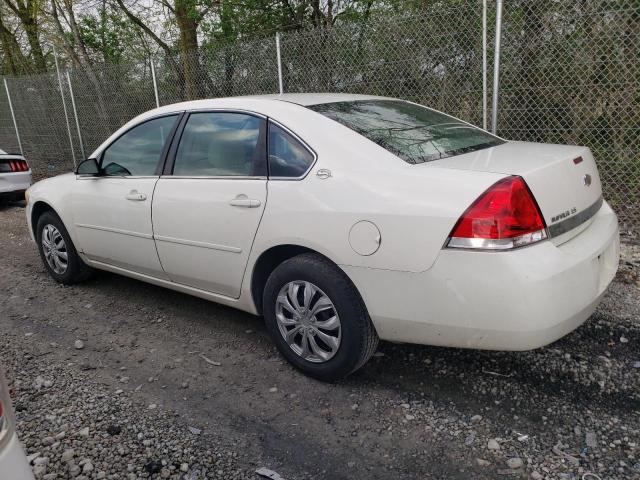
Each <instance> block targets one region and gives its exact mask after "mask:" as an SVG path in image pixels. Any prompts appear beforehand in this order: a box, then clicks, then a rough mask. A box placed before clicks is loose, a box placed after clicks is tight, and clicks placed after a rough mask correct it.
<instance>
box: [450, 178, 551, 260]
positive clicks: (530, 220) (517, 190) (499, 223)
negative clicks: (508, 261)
mask: <svg viewBox="0 0 640 480" xmlns="http://www.w3.org/2000/svg"><path fill="white" fill-rule="evenodd" d="M545 238H547V229H546V225H545V223H544V219H543V218H542V214H541V213H540V208H539V207H538V204H537V203H536V201H535V199H534V198H533V195H532V193H531V191H530V190H529V187H528V186H527V184H526V183H525V181H524V179H523V178H522V177H518V176H510V177H506V178H503V179H502V180H499V181H498V182H496V183H494V184H493V185H492V186H491V187H489V189H487V191H485V192H484V193H483V194H482V195H480V197H479V198H478V199H477V200H476V201H475V202H473V203H472V204H471V206H470V207H469V208H467V210H466V211H465V212H464V213H463V214H462V216H461V217H460V219H459V220H458V222H457V223H456V225H455V227H453V230H452V231H451V235H449V240H448V242H447V247H449V248H473V249H483V250H509V249H512V248H517V247H523V246H525V245H530V244H532V243H535V242H539V241H541V240H544V239H545Z"/></svg>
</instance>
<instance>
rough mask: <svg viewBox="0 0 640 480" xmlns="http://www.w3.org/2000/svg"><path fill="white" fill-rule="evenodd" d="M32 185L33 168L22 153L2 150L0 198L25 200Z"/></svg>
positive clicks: (0, 154) (0, 158)
mask: <svg viewBox="0 0 640 480" xmlns="http://www.w3.org/2000/svg"><path fill="white" fill-rule="evenodd" d="M30 185H31V168H29V164H28V163H27V161H26V160H25V159H24V157H23V156H22V155H20V154H17V153H15V154H13V153H7V152H5V151H4V150H0V200H23V199H24V192H25V190H27V188H29V186H30Z"/></svg>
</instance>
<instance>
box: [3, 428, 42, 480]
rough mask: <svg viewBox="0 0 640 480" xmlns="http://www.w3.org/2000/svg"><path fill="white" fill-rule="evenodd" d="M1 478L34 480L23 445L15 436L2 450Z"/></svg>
mask: <svg viewBox="0 0 640 480" xmlns="http://www.w3.org/2000/svg"><path fill="white" fill-rule="evenodd" d="M0 478H2V479H5V478H6V479H7V480H9V479H11V480H33V478H34V477H33V473H32V471H31V467H29V463H28V462H27V457H26V456H25V454H24V450H22V445H20V442H19V441H18V437H17V436H16V435H15V434H14V435H13V437H12V438H11V440H9V443H8V444H6V445H5V446H4V448H3V449H2V450H0Z"/></svg>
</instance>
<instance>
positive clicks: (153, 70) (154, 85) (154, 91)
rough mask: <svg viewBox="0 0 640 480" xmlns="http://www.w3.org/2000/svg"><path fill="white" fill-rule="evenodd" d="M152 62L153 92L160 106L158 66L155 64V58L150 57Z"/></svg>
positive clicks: (157, 105)
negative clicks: (157, 78)
mask: <svg viewBox="0 0 640 480" xmlns="http://www.w3.org/2000/svg"><path fill="white" fill-rule="evenodd" d="M149 61H150V63H151V78H152V79H153V93H154V94H155V96H156V107H157V108H160V98H159V97H158V82H157V81H156V67H154V66H153V58H151V59H149Z"/></svg>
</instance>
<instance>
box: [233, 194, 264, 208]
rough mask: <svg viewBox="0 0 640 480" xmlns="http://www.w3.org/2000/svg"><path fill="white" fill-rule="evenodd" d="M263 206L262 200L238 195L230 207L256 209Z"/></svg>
mask: <svg viewBox="0 0 640 480" xmlns="http://www.w3.org/2000/svg"><path fill="white" fill-rule="evenodd" d="M261 204H262V203H261V202H260V200H258V199H256V198H248V197H247V196H246V195H238V196H237V197H236V198H234V199H233V200H231V201H230V202H229V205H232V206H234V207H244V208H256V207H259V206H260V205H261Z"/></svg>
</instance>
